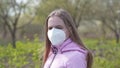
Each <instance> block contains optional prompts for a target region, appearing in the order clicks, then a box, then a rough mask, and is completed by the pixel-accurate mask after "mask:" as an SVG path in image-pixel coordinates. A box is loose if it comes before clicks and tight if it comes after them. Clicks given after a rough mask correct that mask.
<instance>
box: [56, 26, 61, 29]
mask: <svg viewBox="0 0 120 68" xmlns="http://www.w3.org/2000/svg"><path fill="white" fill-rule="evenodd" d="M55 28H57V29H63V27H62V26H56V27H55Z"/></svg>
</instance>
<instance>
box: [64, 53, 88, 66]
mask: <svg viewBox="0 0 120 68" xmlns="http://www.w3.org/2000/svg"><path fill="white" fill-rule="evenodd" d="M64 55H65V56H66V58H67V61H66V64H65V65H66V67H67V68H86V67H87V60H86V54H85V53H81V52H79V51H74V52H68V53H65V54H64Z"/></svg>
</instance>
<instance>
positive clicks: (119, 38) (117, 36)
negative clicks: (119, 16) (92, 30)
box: [115, 32, 120, 43]
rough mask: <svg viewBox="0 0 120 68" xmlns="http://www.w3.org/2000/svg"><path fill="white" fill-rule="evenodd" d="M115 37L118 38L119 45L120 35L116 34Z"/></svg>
mask: <svg viewBox="0 0 120 68" xmlns="http://www.w3.org/2000/svg"><path fill="white" fill-rule="evenodd" d="M115 36H116V43H119V41H120V36H119V34H118V33H117V32H116V33H115Z"/></svg>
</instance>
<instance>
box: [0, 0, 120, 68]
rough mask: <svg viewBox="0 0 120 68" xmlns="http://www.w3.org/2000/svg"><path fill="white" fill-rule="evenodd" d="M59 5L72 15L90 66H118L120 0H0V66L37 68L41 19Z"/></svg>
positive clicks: (42, 42) (42, 27) (105, 67)
mask: <svg viewBox="0 0 120 68" xmlns="http://www.w3.org/2000/svg"><path fill="white" fill-rule="evenodd" d="M59 8H63V9H65V10H67V11H68V12H70V14H71V15H72V17H73V19H74V21H75V24H76V27H77V28H78V32H79V35H80V37H81V39H82V41H83V42H84V44H85V45H86V46H87V47H88V48H89V49H90V50H91V51H92V53H93V56H94V63H93V68H120V65H119V64H120V53H119V52H120V0H0V68H41V64H42V57H43V52H44V25H45V20H46V17H47V15H48V14H49V13H50V12H51V11H53V10H54V9H59Z"/></svg>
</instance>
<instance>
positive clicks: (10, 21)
mask: <svg viewBox="0 0 120 68" xmlns="http://www.w3.org/2000/svg"><path fill="white" fill-rule="evenodd" d="M28 5H29V2H27V3H24V2H23V1H21V2H17V0H1V1H0V19H1V20H2V21H1V23H2V24H3V25H4V30H6V29H8V31H9V32H10V35H11V38H12V45H13V48H16V32H17V29H18V28H20V27H23V26H25V25H26V24H25V25H22V26H20V27H18V24H19V23H20V22H19V19H20V18H21V16H22V15H23V14H25V12H26V11H29V10H28V9H27V8H28ZM32 20H33V17H32V19H30V21H29V22H28V23H30V22H31V21H32ZM5 33H6V31H5Z"/></svg>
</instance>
